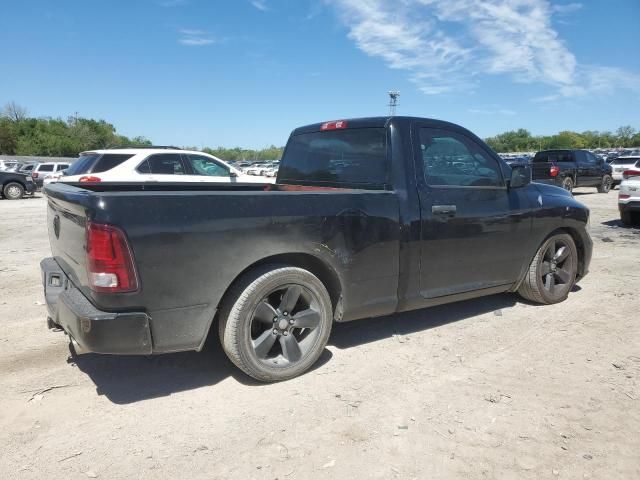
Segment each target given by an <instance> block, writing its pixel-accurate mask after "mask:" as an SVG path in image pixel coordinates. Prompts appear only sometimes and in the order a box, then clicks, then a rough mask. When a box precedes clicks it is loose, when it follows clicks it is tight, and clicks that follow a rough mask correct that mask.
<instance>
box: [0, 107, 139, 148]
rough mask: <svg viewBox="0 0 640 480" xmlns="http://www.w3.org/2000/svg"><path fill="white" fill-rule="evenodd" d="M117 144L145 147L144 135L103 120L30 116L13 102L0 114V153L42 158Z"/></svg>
mask: <svg viewBox="0 0 640 480" xmlns="http://www.w3.org/2000/svg"><path fill="white" fill-rule="evenodd" d="M118 145H131V146H145V145H151V142H150V141H149V140H147V139H146V138H144V137H134V138H129V137H126V136H124V135H119V134H118V133H117V132H116V128H115V127H114V126H113V125H112V124H110V123H107V122H106V121H104V120H93V119H90V118H82V117H69V118H67V120H62V119H60V118H32V117H29V116H28V115H27V111H26V110H25V109H24V108H23V107H20V106H19V105H17V104H16V103H14V102H10V103H8V104H6V105H5V107H4V109H3V111H2V114H1V115H0V153H2V154H5V155H35V156H43V157H76V156H77V155H78V154H79V153H80V152H83V151H85V150H93V149H97V148H109V147H114V146H118Z"/></svg>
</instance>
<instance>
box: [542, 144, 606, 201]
mask: <svg viewBox="0 0 640 480" xmlns="http://www.w3.org/2000/svg"><path fill="white" fill-rule="evenodd" d="M531 169H532V175H533V181H534V182H538V183H548V184H550V185H556V186H558V187H562V188H564V189H565V190H567V191H569V192H571V191H572V190H573V189H574V188H575V187H595V188H597V189H598V192H599V193H608V192H609V190H611V187H612V186H613V178H612V176H611V166H610V165H609V164H607V162H605V161H604V160H603V159H601V158H598V157H596V156H595V155H594V154H593V153H591V152H589V151H588V150H543V151H541V152H538V153H536V154H535V156H534V157H533V160H532V161H531Z"/></svg>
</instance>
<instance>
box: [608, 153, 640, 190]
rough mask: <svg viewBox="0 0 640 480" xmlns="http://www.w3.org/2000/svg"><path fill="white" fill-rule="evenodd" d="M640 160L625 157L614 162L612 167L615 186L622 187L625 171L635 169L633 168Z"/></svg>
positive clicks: (637, 157)
mask: <svg viewBox="0 0 640 480" xmlns="http://www.w3.org/2000/svg"><path fill="white" fill-rule="evenodd" d="M639 160H640V156H636V155H626V156H624V157H618V158H616V159H615V160H612V161H611V163H610V164H609V165H611V177H613V186H615V185H620V182H622V173H623V172H624V171H625V170H629V169H630V168H633V166H634V165H635V164H636V162H638V161H639Z"/></svg>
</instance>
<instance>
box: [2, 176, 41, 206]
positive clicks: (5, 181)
mask: <svg viewBox="0 0 640 480" xmlns="http://www.w3.org/2000/svg"><path fill="white" fill-rule="evenodd" d="M36 189H37V188H36V184H35V183H34V181H33V178H31V175H28V174H24V173H18V172H0V194H2V197H3V198H6V199H7V200H19V199H21V198H22V197H24V196H25V195H32V194H33V193H34V192H35V191H36Z"/></svg>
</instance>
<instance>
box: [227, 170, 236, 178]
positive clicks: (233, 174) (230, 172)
mask: <svg viewBox="0 0 640 480" xmlns="http://www.w3.org/2000/svg"><path fill="white" fill-rule="evenodd" d="M229 176H230V177H231V178H236V177H237V176H238V174H237V173H236V172H234V171H233V170H229Z"/></svg>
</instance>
